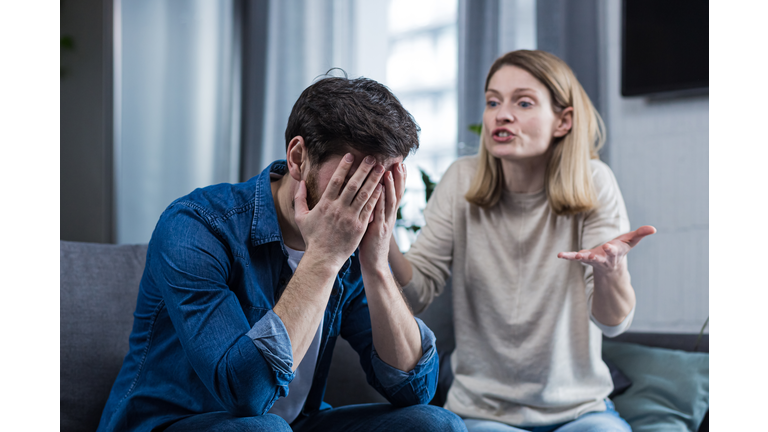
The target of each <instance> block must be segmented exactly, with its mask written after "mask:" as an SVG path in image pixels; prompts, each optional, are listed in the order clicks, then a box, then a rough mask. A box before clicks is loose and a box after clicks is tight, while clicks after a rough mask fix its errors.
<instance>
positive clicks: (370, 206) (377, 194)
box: [360, 185, 384, 223]
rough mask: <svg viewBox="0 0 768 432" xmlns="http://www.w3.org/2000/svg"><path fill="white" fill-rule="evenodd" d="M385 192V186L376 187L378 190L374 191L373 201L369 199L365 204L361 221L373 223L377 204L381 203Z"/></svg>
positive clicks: (361, 213)
mask: <svg viewBox="0 0 768 432" xmlns="http://www.w3.org/2000/svg"><path fill="white" fill-rule="evenodd" d="M383 190H384V187H383V186H381V185H376V189H374V190H373V195H371V199H369V200H368V202H367V203H365V205H364V206H363V209H362V211H361V212H360V220H361V221H367V222H368V223H370V222H373V220H372V219H371V216H373V210H374V209H375V208H376V204H377V203H378V202H379V199H380V198H381V192H382V191H383Z"/></svg>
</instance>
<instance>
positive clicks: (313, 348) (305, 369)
mask: <svg viewBox="0 0 768 432" xmlns="http://www.w3.org/2000/svg"><path fill="white" fill-rule="evenodd" d="M285 250H286V251H287V252H288V265H289V266H290V267H291V271H294V272H295V271H296V267H298V266H299V261H301V257H303V256H304V252H303V251H297V250H293V249H291V248H289V247H288V246H285ZM322 330H323V320H322V319H321V320H320V326H319V327H318V328H317V332H315V338H314V339H312V343H311V344H310V345H309V349H308V350H307V353H306V354H305V355H304V358H303V359H302V360H301V363H299V365H298V366H297V367H296V370H295V371H294V376H293V381H291V383H290V384H288V395H287V396H285V397H284V398H280V399H278V400H277V401H276V402H275V404H274V405H272V408H270V410H269V412H270V413H271V414H275V415H278V416H280V417H281V418H282V419H283V420H285V421H286V422H288V423H289V424H290V423H291V422H293V421H294V420H296V417H298V416H299V413H300V412H301V408H302V407H303V406H304V402H306V400H307V396H308V395H309V389H310V387H312V378H313V377H314V375H315V365H316V364H317V356H318V355H319V352H320V335H321V333H322Z"/></svg>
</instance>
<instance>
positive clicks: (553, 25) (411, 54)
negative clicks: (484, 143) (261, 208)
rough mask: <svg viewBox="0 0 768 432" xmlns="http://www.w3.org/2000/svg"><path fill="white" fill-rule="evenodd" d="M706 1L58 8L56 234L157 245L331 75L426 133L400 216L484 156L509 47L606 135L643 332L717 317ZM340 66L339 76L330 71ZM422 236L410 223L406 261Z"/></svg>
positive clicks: (262, 155)
mask: <svg viewBox="0 0 768 432" xmlns="http://www.w3.org/2000/svg"><path fill="white" fill-rule="evenodd" d="M708 23H709V21H708V7H707V2H706V1H701V0H699V1H693V0H687V1H679V2H665V1H658V0H623V1H621V0H439V1H438V0H250V1H249V0H63V1H62V2H61V98H60V104H61V106H60V108H61V110H60V111H61V114H60V115H61V117H60V120H61V130H60V133H61V147H60V150H61V158H60V161H61V162H60V163H61V189H60V199H61V207H60V224H61V227H60V228H61V229H60V232H61V239H62V240H70V241H85V242H99V243H146V242H148V241H149V239H150V236H151V234H152V230H153V228H154V225H155V223H156V222H157V220H158V218H159V216H160V214H161V213H162V211H163V210H164V209H165V207H166V206H167V205H168V204H170V203H171V202H172V201H173V200H174V199H176V198H178V197H180V196H183V195H185V194H187V193H189V192H191V191H192V190H193V189H195V188H198V187H204V186H207V185H210V184H214V183H220V182H238V181H244V180H247V179H249V178H250V177H252V176H254V175H257V174H258V173H259V172H261V170H263V169H264V168H265V167H266V166H267V165H268V164H269V163H270V162H272V161H273V160H275V159H283V158H284V157H285V141H284V138H283V133H284V131H285V126H286V123H287V119H288V115H289V113H290V110H291V107H292V106H293V103H294V102H295V101H296V99H297V98H298V96H299V94H300V93H301V91H302V90H303V89H304V88H306V87H307V86H308V85H310V84H311V83H312V82H313V80H315V79H316V78H317V77H319V76H320V75H323V74H324V73H326V72H327V71H328V70H329V69H331V68H342V69H343V70H344V71H345V72H346V73H347V75H348V76H349V77H351V78H354V77H359V76H365V77H368V78H372V79H375V80H377V81H380V82H382V83H384V84H385V85H387V86H388V87H389V88H390V89H391V90H392V91H393V92H394V93H395V95H396V96H397V97H398V98H399V99H400V100H401V101H402V103H403V105H404V106H405V107H406V109H408V110H409V111H410V112H411V114H412V115H413V116H414V118H415V119H416V121H417V123H418V124H419V125H420V126H421V129H422V131H421V135H420V139H421V140H420V149H419V150H418V152H417V153H416V154H414V155H412V156H410V157H409V158H408V159H407V160H406V165H407V168H408V173H409V176H408V183H407V185H406V188H407V193H406V196H405V198H404V203H405V204H404V206H403V209H402V214H403V224H404V225H416V226H419V225H421V224H422V223H423V219H422V217H421V210H423V208H424V206H425V183H424V182H423V181H422V176H421V175H420V170H423V171H424V172H425V173H426V174H427V175H428V176H430V178H431V179H432V180H433V181H439V179H440V177H441V175H442V174H443V172H444V171H445V169H446V168H447V167H448V166H449V165H450V164H451V162H453V161H454V160H455V159H456V158H457V157H460V156H464V155H471V154H474V153H476V152H477V146H478V136H477V135H476V134H475V133H473V132H472V131H471V130H470V128H469V126H470V125H472V124H476V123H479V122H480V121H481V117H482V111H483V106H484V98H483V85H484V80H485V75H486V73H487V71H488V68H489V67H490V65H491V63H492V62H493V60H494V59H495V58H497V57H498V56H499V55H501V54H503V53H505V52H507V51H510V50H514V49H523V48H524V49H541V50H545V51H549V52H552V53H554V54H556V55H558V56H559V57H561V58H562V59H563V60H565V61H566V62H567V63H568V64H569V65H570V66H571V68H572V69H573V70H574V72H575V73H576V76H577V77H578V78H579V80H580V82H581V83H582V85H583V86H584V88H585V90H586V91H587V93H588V94H589V96H590V98H591V99H592V102H593V103H594V104H595V106H596V107H597V109H598V110H599V111H600V113H601V115H602V116H603V119H604V120H605V122H606V125H607V131H608V134H607V145H606V147H605V148H604V149H603V151H602V152H601V159H602V160H603V161H604V162H606V163H607V164H608V165H609V166H610V167H611V168H612V170H613V172H614V173H615V174H616V178H617V180H618V182H619V186H620V187H621V190H622V193H623V195H624V199H625V202H626V205H627V209H628V212H629V218H630V222H631V224H632V228H633V229H634V228H637V227H638V226H640V225H645V224H650V225H654V226H655V227H656V228H657V229H658V233H657V234H656V235H654V236H653V237H650V238H648V239H646V240H645V241H644V242H643V243H641V244H640V245H639V246H638V247H637V248H635V249H634V250H633V252H632V254H631V256H630V260H629V262H630V271H631V274H632V282H633V286H634V287H635V289H636V290H637V294H638V295H637V299H638V306H637V311H636V315H635V320H634V324H633V326H632V329H633V331H650V332H675V333H698V332H699V330H700V329H701V327H702V324H703V323H704V321H705V320H706V319H707V317H708V315H709V175H708V172H709V153H708V149H709V96H708V85H709V84H708V64H709V63H708V62H709V60H708V50H709V48H708V47H709V45H708V25H709V24H708ZM333 73H334V74H337V75H338V74H341V72H340V71H338V70H336V71H333ZM412 239H413V233H412V232H411V231H407V230H404V229H401V230H400V232H399V240H400V246H401V248H402V249H404V250H406V249H407V248H408V247H409V242H410V241H411V240H412Z"/></svg>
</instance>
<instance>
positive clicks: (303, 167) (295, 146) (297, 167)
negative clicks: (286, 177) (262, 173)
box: [285, 135, 309, 181]
mask: <svg viewBox="0 0 768 432" xmlns="http://www.w3.org/2000/svg"><path fill="white" fill-rule="evenodd" d="M285 160H286V162H288V174H290V175H291V177H293V178H294V180H296V181H301V180H303V179H304V176H303V174H305V173H307V172H309V154H307V147H306V146H305V144H304V138H303V137H302V136H301V135H297V136H295V137H293V138H292V139H291V141H290V142H289V143H288V150H287V152H286V157H285Z"/></svg>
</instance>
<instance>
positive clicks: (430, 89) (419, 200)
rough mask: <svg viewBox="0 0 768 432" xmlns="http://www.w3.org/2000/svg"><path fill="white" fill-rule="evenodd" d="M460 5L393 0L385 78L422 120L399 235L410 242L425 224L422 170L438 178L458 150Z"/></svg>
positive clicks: (406, 245) (403, 242) (441, 0)
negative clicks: (457, 20)
mask: <svg viewBox="0 0 768 432" xmlns="http://www.w3.org/2000/svg"><path fill="white" fill-rule="evenodd" d="M457 9H458V4H457V2H456V1H455V0H454V1H445V0H390V3H389V10H388V19H387V22H388V26H387V36H388V46H389V53H388V57H387V65H386V78H385V84H386V85H387V86H388V87H389V88H390V89H392V91H393V92H394V93H395V95H396V96H397V97H398V98H399V99H400V101H401V102H402V104H403V106H404V107H405V109H407V110H408V111H409V112H410V113H411V114H412V115H413V116H414V118H415V119H416V122H417V123H418V124H419V126H421V135H420V145H419V150H418V151H417V152H416V154H414V155H412V156H409V157H408V159H406V167H407V169H408V178H407V182H406V192H405V195H404V196H403V199H402V200H401V204H402V212H401V213H402V216H403V220H402V221H401V225H402V226H401V227H400V228H398V230H397V241H398V245H399V246H400V249H401V250H404V251H405V250H407V249H408V248H410V245H411V243H412V242H413V240H415V235H416V233H415V232H414V231H412V230H409V229H406V228H405V226H412V225H415V226H421V225H423V224H424V218H423V216H422V211H423V210H424V207H425V206H426V200H425V186H424V183H423V181H422V176H421V172H420V171H421V170H423V171H424V172H425V173H426V174H427V175H429V177H430V178H431V180H432V181H434V182H435V183H436V182H437V181H438V180H439V179H440V177H441V176H442V175H443V173H444V172H445V170H446V169H447V168H448V166H449V165H450V164H451V163H452V162H453V161H454V160H455V159H456V156H457V145H456V142H457V130H458V129H457V118H458V110H457V91H456V83H457V81H456V77H457V70H458V38H457V25H456V18H457Z"/></svg>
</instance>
